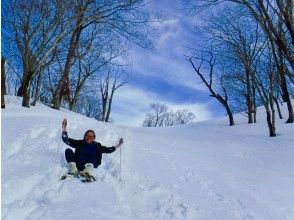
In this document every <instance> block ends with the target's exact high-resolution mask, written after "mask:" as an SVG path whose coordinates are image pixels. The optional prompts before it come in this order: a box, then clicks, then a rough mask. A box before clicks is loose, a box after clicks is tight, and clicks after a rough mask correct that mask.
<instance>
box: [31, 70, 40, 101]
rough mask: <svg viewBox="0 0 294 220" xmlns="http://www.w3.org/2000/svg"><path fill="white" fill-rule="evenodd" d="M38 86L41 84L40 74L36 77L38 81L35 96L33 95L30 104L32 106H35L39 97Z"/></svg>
mask: <svg viewBox="0 0 294 220" xmlns="http://www.w3.org/2000/svg"><path fill="white" fill-rule="evenodd" d="M40 84H41V74H39V75H38V79H37V85H36V89H35V95H34V101H33V102H32V104H31V105H32V106H35V105H36V103H37V101H38V99H39V95H40Z"/></svg>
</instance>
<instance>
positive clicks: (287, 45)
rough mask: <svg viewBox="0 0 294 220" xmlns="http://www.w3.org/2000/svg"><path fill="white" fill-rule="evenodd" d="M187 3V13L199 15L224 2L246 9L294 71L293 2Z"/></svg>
mask: <svg viewBox="0 0 294 220" xmlns="http://www.w3.org/2000/svg"><path fill="white" fill-rule="evenodd" d="M185 2H188V7H187V11H188V12H189V13H198V12H199V11H203V10H204V9H207V8H208V7H210V6H213V5H218V4H222V3H224V2H232V3H236V4H238V5H240V6H242V7H244V8H246V9H247V10H248V12H249V13H250V14H251V16H252V17H253V18H254V19H255V20H256V21H257V22H258V23H259V25H260V26H261V28H262V29H263V31H264V33H265V34H266V35H267V37H268V38H269V39H270V41H272V42H273V43H274V44H275V45H276V46H277V47H278V48H279V49H280V50H281V51H282V53H283V56H284V57H285V58H286V60H287V61H288V63H289V64H290V65H291V66H292V69H294V16H293V5H294V3H293V0H273V1H262V0H252V1H248V0H187V1H185ZM280 22H282V25H283V26H285V28H286V33H285V34H283V33H282V32H281V31H280ZM288 37H289V39H290V40H289V39H288Z"/></svg>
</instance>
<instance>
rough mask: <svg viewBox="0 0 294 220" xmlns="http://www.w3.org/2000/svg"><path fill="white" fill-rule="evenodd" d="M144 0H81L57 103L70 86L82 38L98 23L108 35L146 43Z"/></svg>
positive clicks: (54, 101)
mask: <svg viewBox="0 0 294 220" xmlns="http://www.w3.org/2000/svg"><path fill="white" fill-rule="evenodd" d="M143 2H144V1H143V0H133V1H129V0H123V1H121V0H115V1H113V0H105V1H98V0H80V1H77V3H76V4H75V5H74V8H75V15H76V16H75V17H74V18H75V20H74V25H73V27H72V29H73V32H72V35H71V38H70V42H69V45H68V48H67V55H66V61H65V64H64V68H63V70H62V73H61V77H60V80H59V82H58V84H57V87H56V89H55V91H54V94H53V100H52V102H53V107H54V108H55V109H59V108H60V105H61V101H62V98H63V95H64V94H66V93H67V90H68V88H69V85H68V83H69V78H70V72H71V68H72V66H73V64H74V61H75V57H76V52H77V48H78V47H79V45H80V39H81V36H82V34H83V33H84V32H86V30H87V29H89V28H93V26H98V27H97V28H98V29H100V30H102V33H101V34H106V35H107V36H108V37H111V36H112V37H125V38H126V39H127V40H129V41H132V42H135V43H138V44H141V45H144V43H143V42H146V41H145V40H144V39H146V38H145V36H146V35H145V36H144V35H143V34H142V32H144V31H145V30H146V27H147V25H146V24H147V22H148V19H146V17H142V16H141V15H142V13H141V12H140V10H139V9H140V7H141V6H142V5H144V4H143Z"/></svg>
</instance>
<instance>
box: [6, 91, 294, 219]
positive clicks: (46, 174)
mask: <svg viewBox="0 0 294 220" xmlns="http://www.w3.org/2000/svg"><path fill="white" fill-rule="evenodd" d="M6 99H7V101H8V104H7V106H6V107H7V108H6V109H2V110H1V113H2V115H1V119H2V142H1V144H2V219H7V220H8V219H13V220H15V219H29V220H31V219H107V220H109V219H126V220H129V219H139V220H141V219H143V220H144V219H146V220H149V219H150V220H151V219H152V220H153V219H160V220H161V219H191V220H194V219H204V220H206V219H218V220H219V219H221V220H222V219H223V220H228V219H233V220H235V219H265V220H277V219H289V220H291V219H294V173H293V168H294V160H293V155H294V147H293V142H294V136H293V131H294V129H293V124H286V123H284V121H285V120H278V121H277V130H278V134H279V135H278V136H277V137H274V138H270V137H268V134H267V132H268V131H267V127H266V122H265V115H264V113H263V110H262V109H259V118H258V123H257V124H250V125H248V124H246V119H245V118H244V117H243V116H242V115H236V116H235V117H236V121H237V125H236V126H233V127H229V126H227V123H228V122H227V118H220V119H217V120H214V121H212V120H211V121H205V122H198V123H195V124H191V125H185V126H175V127H165V128H134V127H127V126H117V125H113V124H106V123H101V122H97V121H96V120H94V119H90V118H86V117H84V116H82V115H79V114H77V113H73V112H70V111H67V110H64V109H63V110H61V111H57V110H54V109H51V108H48V107H46V106H44V105H42V104H37V106H36V107H31V108H23V107H21V100H20V99H19V98H17V97H12V96H7V97H6ZM63 118H67V119H68V133H69V136H70V137H72V138H75V139H81V138H82V136H83V134H84V132H85V131H86V130H87V129H94V130H95V131H96V135H97V138H96V139H97V140H98V141H99V142H101V143H102V144H103V145H106V146H112V145H115V144H117V142H118V140H119V138H120V137H123V138H124V140H125V143H124V144H123V146H122V148H121V150H122V152H121V153H122V172H121V178H122V179H121V180H120V163H119V162H120V151H119V150H117V151H116V152H114V153H112V154H104V155H103V160H102V165H101V166H100V167H99V168H98V169H96V170H95V175H96V177H97V179H98V180H97V182H94V183H89V184H84V183H81V182H80V181H79V180H77V179H70V180H64V181H60V180H59V178H60V177H61V175H62V174H63V173H65V172H66V170H67V164H66V161H65V159H64V156H63V152H64V150H65V149H66V148H67V146H66V145H65V144H64V143H63V142H62V141H61V122H62V120H63Z"/></svg>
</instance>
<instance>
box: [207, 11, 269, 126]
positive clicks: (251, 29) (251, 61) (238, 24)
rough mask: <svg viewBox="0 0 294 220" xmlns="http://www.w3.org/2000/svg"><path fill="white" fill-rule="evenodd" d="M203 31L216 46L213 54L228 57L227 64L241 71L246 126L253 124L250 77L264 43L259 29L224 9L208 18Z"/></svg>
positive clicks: (242, 13) (241, 16)
mask: <svg viewBox="0 0 294 220" xmlns="http://www.w3.org/2000/svg"><path fill="white" fill-rule="evenodd" d="M207 28H208V30H209V32H210V33H211V35H212V37H213V39H214V41H215V43H216V45H217V46H216V48H218V49H217V52H218V53H220V54H221V56H226V57H228V56H230V57H229V59H230V60H231V61H230V62H234V63H235V64H239V65H240V67H241V68H242V70H243V72H244V77H242V81H243V82H244V83H245V86H246V89H245V94H244V95H245V98H246V105H247V114H248V123H253V122H254V121H255V118H256V103H255V87H254V84H253V77H254V76H253V74H254V68H255V65H256V62H257V61H258V58H259V56H260V55H261V52H262V50H263V49H264V47H265V46H264V45H265V42H266V41H265V39H264V38H263V36H262V30H260V28H259V26H258V24H256V22H255V21H252V19H250V18H248V16H246V15H244V10H241V11H240V10H234V9H225V10H223V11H222V12H221V13H220V14H219V15H218V16H217V17H215V16H214V17H211V19H210V22H209V24H208V27H207Z"/></svg>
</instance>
